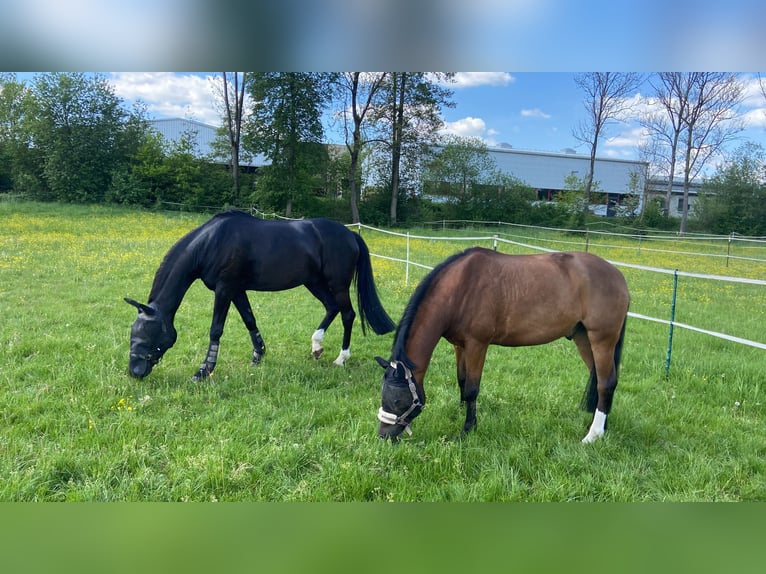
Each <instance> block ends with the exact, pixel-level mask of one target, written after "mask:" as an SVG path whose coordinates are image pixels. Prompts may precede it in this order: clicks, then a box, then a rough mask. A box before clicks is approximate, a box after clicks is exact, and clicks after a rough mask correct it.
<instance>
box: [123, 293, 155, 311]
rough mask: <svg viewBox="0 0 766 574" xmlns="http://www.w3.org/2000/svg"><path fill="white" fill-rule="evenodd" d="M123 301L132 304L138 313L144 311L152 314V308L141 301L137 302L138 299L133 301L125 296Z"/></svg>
mask: <svg viewBox="0 0 766 574" xmlns="http://www.w3.org/2000/svg"><path fill="white" fill-rule="evenodd" d="M125 302H126V303H129V304H131V305H133V306H134V307H135V308H136V309H138V311H139V313H146V314H147V315H152V314H154V309H152V308H151V307H149V306H148V305H144V304H143V303H139V302H138V301H135V300H133V299H130V298H128V297H125Z"/></svg>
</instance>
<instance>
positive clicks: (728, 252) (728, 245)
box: [726, 231, 734, 267]
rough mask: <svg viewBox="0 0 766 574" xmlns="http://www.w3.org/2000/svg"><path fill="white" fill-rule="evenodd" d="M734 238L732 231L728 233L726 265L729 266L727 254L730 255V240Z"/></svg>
mask: <svg viewBox="0 0 766 574" xmlns="http://www.w3.org/2000/svg"><path fill="white" fill-rule="evenodd" d="M733 239H734V232H733V231H732V232H731V233H729V241H728V244H727V245H726V267H728V266H729V256H730V255H731V242H732V240H733Z"/></svg>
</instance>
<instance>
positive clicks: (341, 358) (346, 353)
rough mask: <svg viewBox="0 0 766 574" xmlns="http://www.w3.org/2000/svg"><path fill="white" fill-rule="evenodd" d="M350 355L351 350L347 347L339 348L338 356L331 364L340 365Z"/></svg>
mask: <svg viewBox="0 0 766 574" xmlns="http://www.w3.org/2000/svg"><path fill="white" fill-rule="evenodd" d="M349 357H351V351H350V350H349V349H341V350H340V355H338V358H337V359H335V360H334V361H333V365H338V366H339V367H342V366H343V365H344V364H345V363H346V361H347V360H348V359H349Z"/></svg>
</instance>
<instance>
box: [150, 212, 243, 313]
mask: <svg viewBox="0 0 766 574" xmlns="http://www.w3.org/2000/svg"><path fill="white" fill-rule="evenodd" d="M234 217H246V218H250V219H257V218H254V217H253V216H251V215H250V214H248V213H245V212H244V211H238V210H230V211H224V212H222V213H218V214H216V215H214V216H213V217H211V218H210V219H208V220H207V221H206V222H205V223H203V224H202V225H200V226H199V227H196V228H194V229H192V230H191V231H189V232H188V233H187V234H186V235H184V236H183V237H181V239H179V240H178V241H177V242H176V243H175V244H174V245H173V246H172V247H171V248H170V249H169V250H168V252H167V253H166V254H165V257H164V258H163V259H162V263H160V266H159V268H158V269H157V272H156V273H155V274H154V281H153V282H152V289H151V291H150V293H149V301H148V302H149V303H151V302H152V300H153V299H154V297H155V295H156V294H157V293H158V291H159V290H160V289H161V288H162V286H163V285H164V284H165V282H166V281H167V280H168V276H169V275H170V272H171V270H172V269H173V268H174V267H175V265H177V264H178V263H179V261H180V260H181V258H182V257H183V256H184V255H187V256H190V257H192V258H193V259H192V260H191V261H189V267H190V269H195V268H196V267H197V265H198V263H199V261H198V259H197V258H196V257H197V256H198V255H199V250H196V252H189V246H190V245H191V243H192V242H193V241H194V240H195V239H196V238H197V237H198V236H199V235H200V234H202V233H204V232H205V231H206V230H207V229H208V228H209V227H210V226H212V225H214V224H215V223H216V222H218V221H220V220H221V219H230V218H234ZM222 239H223V237H222V234H220V233H214V234H211V238H210V240H211V242H212V243H210V245H209V246H210V247H212V248H213V249H215V250H217V247H218V245H217V244H218V242H220V241H221V240H222Z"/></svg>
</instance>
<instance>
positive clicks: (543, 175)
mask: <svg viewBox="0 0 766 574" xmlns="http://www.w3.org/2000/svg"><path fill="white" fill-rule="evenodd" d="M488 151H489V153H490V155H491V157H492V158H493V159H494V160H495V163H496V164H497V168H498V169H499V170H500V171H502V172H504V173H506V174H509V175H512V176H514V177H515V178H517V179H520V180H521V181H523V182H524V183H526V184H527V185H529V186H530V187H532V188H533V189H536V190H537V193H538V199H542V200H551V199H553V196H554V195H555V194H556V193H557V192H559V191H561V190H563V189H565V188H566V183H565V180H566V178H567V177H568V176H570V175H572V174H574V175H575V176H577V177H578V178H579V179H581V180H584V179H585V176H586V175H587V174H588V171H589V170H590V157H589V156H588V155H584V154H577V153H574V152H571V153H569V152H559V153H556V152H542V151H528V150H518V149H513V148H509V147H491V148H488ZM648 169H649V164H648V163H647V162H644V161H635V160H625V159H612V158H604V157H597V158H596V162H595V165H594V168H593V181H594V184H597V186H598V188H597V189H598V191H599V192H601V193H605V194H607V198H608V201H609V202H610V203H617V204H619V203H620V202H621V199H622V196H624V195H626V194H629V193H633V194H639V195H642V194H643V192H644V188H645V186H646V177H647V172H648Z"/></svg>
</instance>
